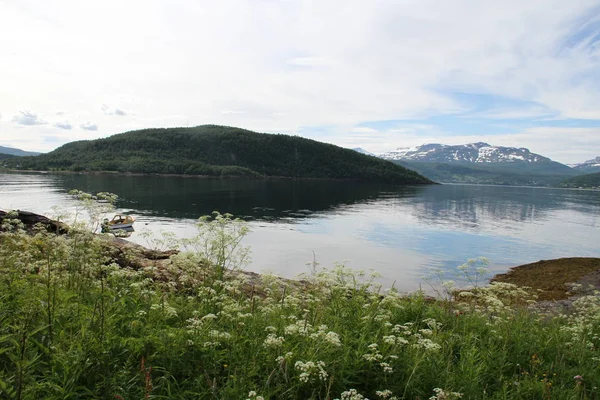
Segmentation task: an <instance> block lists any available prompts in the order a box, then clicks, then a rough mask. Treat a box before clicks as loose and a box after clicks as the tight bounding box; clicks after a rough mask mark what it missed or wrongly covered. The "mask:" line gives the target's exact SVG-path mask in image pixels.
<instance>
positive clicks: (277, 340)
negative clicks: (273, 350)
mask: <svg viewBox="0 0 600 400" xmlns="http://www.w3.org/2000/svg"><path fill="white" fill-rule="evenodd" d="M283 342H285V338H284V337H283V336H277V334H275V333H269V334H268V335H267V338H266V339H265V341H264V342H263V346H265V347H280V346H281V345H282V344H283Z"/></svg>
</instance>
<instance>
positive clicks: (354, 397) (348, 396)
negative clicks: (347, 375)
mask: <svg viewBox="0 0 600 400" xmlns="http://www.w3.org/2000/svg"><path fill="white" fill-rule="evenodd" d="M335 400H340V399H335ZM341 400H369V399H367V398H366V397H365V396H363V395H362V394H360V393H358V391H357V390H356V389H349V390H346V391H345V392H342V396H341Z"/></svg>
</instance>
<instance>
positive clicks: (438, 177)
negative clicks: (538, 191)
mask: <svg viewBox="0 0 600 400" xmlns="http://www.w3.org/2000/svg"><path fill="white" fill-rule="evenodd" d="M394 162H395V163H396V164H399V165H402V166H404V167H406V168H409V169H412V170H415V171H417V172H418V173H420V174H421V175H423V176H425V177H427V178H429V179H432V180H434V181H437V182H444V183H471V184H491V185H526V186H553V185H557V184H558V183H559V182H561V181H563V180H564V179H567V178H569V177H572V176H574V175H578V174H579V172H578V171H576V170H574V169H572V168H569V167H567V166H565V165H562V164H560V163H556V162H547V163H501V162H496V163H439V162H427V161H408V160H396V161H394Z"/></svg>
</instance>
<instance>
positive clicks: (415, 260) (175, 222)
mask: <svg viewBox="0 0 600 400" xmlns="http://www.w3.org/2000/svg"><path fill="white" fill-rule="evenodd" d="M70 189H80V190H84V191H88V192H93V193H96V192H100V191H109V192H112V193H116V194H118V195H119V197H120V201H119V203H118V208H119V210H118V211H121V212H128V213H131V214H133V215H135V216H136V217H137V221H136V223H135V229H136V231H135V232H134V233H133V234H132V236H131V237H130V238H129V240H131V241H134V242H137V243H140V244H143V245H149V242H148V240H147V239H146V238H145V236H146V235H144V234H143V233H144V232H148V233H153V234H154V235H155V237H156V236H159V235H160V232H161V231H167V232H172V233H174V234H176V235H177V236H179V237H190V236H192V235H193V234H194V232H195V225H194V224H195V222H196V219H197V217H199V216H201V215H205V214H209V213H210V212H212V211H213V210H219V211H220V212H229V213H232V214H234V215H235V216H239V217H242V218H245V219H247V220H248V221H249V225H250V228H251V230H252V232H251V233H250V234H249V235H248V236H247V237H246V238H245V240H244V243H245V244H246V245H248V246H251V248H252V259H253V261H252V263H251V264H250V265H249V266H248V267H247V269H250V270H253V271H256V272H261V271H265V270H270V271H273V272H274V273H276V274H278V275H282V276H286V277H296V276H297V275H298V274H300V273H307V272H309V271H310V268H309V267H308V266H307V265H306V264H307V263H310V262H312V261H313V260H316V261H317V262H318V263H320V264H321V265H322V266H325V267H330V266H332V265H334V264H335V263H338V262H341V263H344V264H346V265H348V266H350V267H352V268H356V269H365V270H368V269H374V270H375V271H377V272H378V273H380V274H381V275H382V277H381V278H380V279H381V280H382V281H383V282H384V283H385V284H386V285H390V284H392V283H393V282H394V284H395V285H396V286H397V287H398V288H400V289H401V290H407V291H411V290H415V289H418V288H419V285H423V284H424V283H423V280H422V278H423V276H426V275H430V274H431V272H430V270H431V269H432V268H439V269H442V270H445V271H449V272H452V271H454V270H455V268H456V266H458V265H460V264H462V263H463V262H465V260H466V259H468V258H473V257H479V256H485V257H487V258H488V259H489V260H490V270H491V271H492V272H494V273H496V272H503V271H505V270H506V269H508V268H509V267H510V266H514V265H519V264H524V263H528V262H533V261H538V260H540V259H551V258H559V257H574V256H586V257H600V246H599V243H600V229H599V228H600V193H599V192H594V191H584V190H566V189H547V188H533V187H506V186H481V185H432V186H422V187H401V186H387V185H376V184H360V183H356V182H327V181H293V180H237V179H198V178H184V177H164V176H124V175H77V174H68V175H53V174H22V173H19V174H17V173H10V174H6V173H5V174H0V209H3V210H7V209H21V210H28V211H33V212H37V213H41V214H45V215H48V216H51V215H52V214H53V213H55V212H56V210H53V207H62V208H64V209H68V210H71V212H72V211H73V208H72V207H73V205H74V203H73V200H72V199H71V198H70V197H69V196H68V195H67V192H68V191H69V190H70Z"/></svg>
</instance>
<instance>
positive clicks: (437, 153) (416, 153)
mask: <svg viewBox="0 0 600 400" xmlns="http://www.w3.org/2000/svg"><path fill="white" fill-rule="evenodd" d="M379 157H381V158H384V159H387V160H412V161H430V162H469V163H498V162H511V163H513V162H527V163H532V162H540V161H551V160H550V159H549V158H547V157H543V156H541V155H539V154H535V153H532V152H530V151H529V149H526V148H524V147H521V148H517V147H503V146H492V145H490V144H488V143H484V142H477V143H469V144H465V145H445V144H439V143H429V144H424V145H422V146H414V147H401V148H398V149H396V150H392V151H388V152H386V153H382V154H379Z"/></svg>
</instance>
